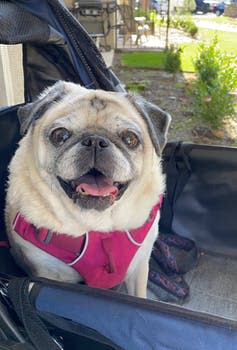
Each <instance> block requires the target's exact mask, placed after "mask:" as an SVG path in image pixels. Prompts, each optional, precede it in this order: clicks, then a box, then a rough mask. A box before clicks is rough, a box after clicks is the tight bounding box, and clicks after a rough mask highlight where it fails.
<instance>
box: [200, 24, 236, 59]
mask: <svg viewBox="0 0 237 350" xmlns="http://www.w3.org/2000/svg"><path fill="white" fill-rule="evenodd" d="M198 32H199V35H200V38H201V39H202V40H205V41H208V40H211V39H213V38H214V37H215V36H217V38H218V41H219V46H220V48H221V49H222V50H223V51H226V52H228V53H233V54H236V55H237V33H232V32H224V31H220V30H210V29H204V28H199V31H198Z"/></svg>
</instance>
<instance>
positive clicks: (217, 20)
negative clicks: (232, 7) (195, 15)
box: [200, 16, 237, 26]
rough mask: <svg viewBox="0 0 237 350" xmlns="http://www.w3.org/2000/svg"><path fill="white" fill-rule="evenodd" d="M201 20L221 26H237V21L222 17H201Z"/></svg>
mask: <svg viewBox="0 0 237 350" xmlns="http://www.w3.org/2000/svg"><path fill="white" fill-rule="evenodd" d="M200 19H201V20H202V21H205V22H215V23H220V24H222V23H225V24H231V25H236V26H237V20H236V19H235V18H231V17H225V16H220V17H212V18H211V19H210V18H208V17H205V16H202V17H200Z"/></svg>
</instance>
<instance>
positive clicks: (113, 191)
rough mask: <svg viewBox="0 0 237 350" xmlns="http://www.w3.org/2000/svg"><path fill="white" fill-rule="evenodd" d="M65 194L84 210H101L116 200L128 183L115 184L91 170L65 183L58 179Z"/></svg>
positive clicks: (98, 172)
mask: <svg viewBox="0 0 237 350" xmlns="http://www.w3.org/2000/svg"><path fill="white" fill-rule="evenodd" d="M58 180H59V183H60V185H61V186H62V188H63V189H64V191H65V192H66V194H67V195H68V196H69V197H70V198H71V199H72V200H73V201H74V202H75V203H77V204H79V205H81V206H82V207H85V208H88V209H89V208H94V209H97V210H103V209H105V208H107V207H108V206H110V205H112V204H113V203H114V201H116V200H118V199H119V198H120V197H121V196H122V194H123V193H124V192H125V190H126V189H127V187H128V182H124V183H122V182H117V181H114V180H113V179H111V178H109V177H107V176H105V175H104V174H102V173H101V172H100V171H98V170H97V169H95V168H93V169H91V170H90V171H89V172H87V173H86V174H84V175H82V176H81V177H80V178H78V179H75V180H70V181H65V180H63V179H62V178H60V177H58Z"/></svg>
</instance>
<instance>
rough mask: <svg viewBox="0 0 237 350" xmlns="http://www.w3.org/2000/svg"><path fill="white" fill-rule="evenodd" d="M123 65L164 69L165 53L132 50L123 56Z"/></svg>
mask: <svg viewBox="0 0 237 350" xmlns="http://www.w3.org/2000/svg"><path fill="white" fill-rule="evenodd" d="M121 60H122V65H124V66H126V67H129V68H149V69H164V64H165V53H164V52H162V51H160V52H132V53H126V54H123V55H122V56H121Z"/></svg>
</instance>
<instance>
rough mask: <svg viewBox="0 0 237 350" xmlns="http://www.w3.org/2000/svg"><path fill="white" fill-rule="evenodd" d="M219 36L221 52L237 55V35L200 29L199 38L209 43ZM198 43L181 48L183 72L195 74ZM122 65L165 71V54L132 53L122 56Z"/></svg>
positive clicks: (183, 45)
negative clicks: (194, 62)
mask: <svg viewBox="0 0 237 350" xmlns="http://www.w3.org/2000/svg"><path fill="white" fill-rule="evenodd" d="M215 36H217V38H218V41H219V46H220V48H221V50H223V51H225V52H228V53H232V54H235V55H237V33H232V32H223V31H219V30H210V29H203V28H199V37H200V39H201V40H202V41H205V42H208V41H209V40H211V39H213V38H214V37H215ZM198 45H199V44H198V42H197V43H195V42H194V43H190V44H182V45H180V47H181V48H182V50H183V52H182V54H181V70H182V71H183V72H194V66H193V59H194V58H195V56H196V55H197V51H198ZM121 60H122V64H123V65H124V66H126V67H129V68H145V69H146V68H147V69H164V64H165V53H164V52H162V51H157V52H132V53H127V54H123V55H122V56H121Z"/></svg>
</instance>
